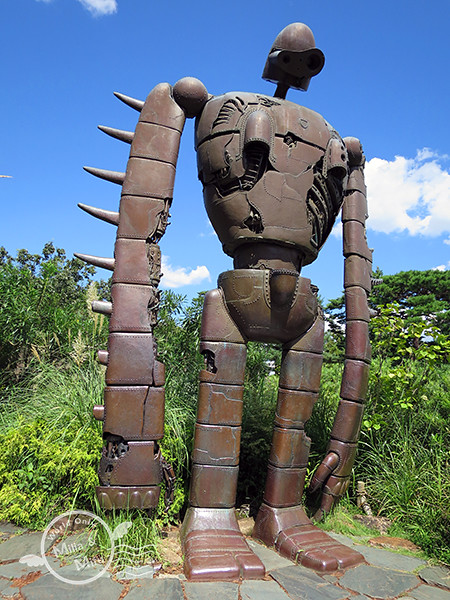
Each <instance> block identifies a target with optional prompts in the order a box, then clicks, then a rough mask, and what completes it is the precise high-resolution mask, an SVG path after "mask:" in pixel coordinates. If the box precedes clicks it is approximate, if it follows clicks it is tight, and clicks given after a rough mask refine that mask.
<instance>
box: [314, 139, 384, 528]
mask: <svg viewBox="0 0 450 600" xmlns="http://www.w3.org/2000/svg"><path fill="white" fill-rule="evenodd" d="M344 141H345V144H346V147H347V151H348V155H349V166H350V172H349V179H348V184H347V189H346V195H345V200H344V204H343V207H342V222H343V229H344V234H343V239H344V256H345V264H344V289H345V307H346V345H345V363H344V372H343V375H342V385H341V394H340V395H341V400H340V402H339V406H338V410H337V413H336V417H335V420H334V424H333V428H332V431H331V439H330V442H329V445H328V450H327V455H326V456H325V458H324V460H323V461H322V463H321V464H320V465H319V467H318V468H317V471H316V473H315V474H314V476H313V479H312V481H311V485H310V491H311V492H314V491H316V490H318V489H320V488H322V498H321V506H320V508H319V510H318V511H317V513H316V515H315V518H316V519H317V520H320V519H321V518H322V516H323V515H324V514H326V513H328V512H330V510H331V508H332V506H333V505H334V504H335V503H336V502H337V501H338V500H339V498H340V497H342V495H343V494H344V493H345V491H346V490H347V487H348V484H349V479H350V474H351V471H352V468H353V462H354V459H355V455H356V449H357V443H358V439H359V435H360V429H361V422H362V416H363V410H364V401H365V397H366V392H367V383H368V376H369V364H370V358H371V353H370V343H369V320H370V313H369V307H368V304H367V294H368V293H369V292H370V289H371V277H370V276H371V271H372V252H371V250H370V249H369V248H368V246H367V241H366V235H365V221H366V219H367V200H366V186H365V183H364V171H363V169H364V161H365V158H364V154H363V151H362V148H361V144H360V142H359V140H357V139H356V138H345V140H344Z"/></svg>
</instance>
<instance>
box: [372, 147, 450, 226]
mask: <svg viewBox="0 0 450 600" xmlns="http://www.w3.org/2000/svg"><path fill="white" fill-rule="evenodd" d="M446 159H448V156H446V155H443V156H439V155H437V154H436V153H435V152H432V151H431V150H430V149H429V148H423V149H422V150H419V151H418V152H417V155H416V157H415V158H405V157H404V156H396V157H395V159H394V160H392V161H388V160H384V159H381V158H372V159H371V160H369V161H368V162H367V163H366V167H365V175H366V183H367V193H368V201H369V214H370V218H369V220H368V221H367V226H368V228H370V229H373V230H374V231H381V232H384V233H392V232H394V231H397V232H400V231H406V232H407V233H409V234H410V235H418V234H421V235H426V236H438V235H442V234H443V233H446V232H448V231H450V173H449V172H448V170H446V169H445V168H444V167H443V166H442V164H441V163H442V162H443V161H444V160H446Z"/></svg>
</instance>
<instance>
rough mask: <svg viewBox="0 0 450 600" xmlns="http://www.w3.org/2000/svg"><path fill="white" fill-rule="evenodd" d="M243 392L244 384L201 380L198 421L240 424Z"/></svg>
mask: <svg viewBox="0 0 450 600" xmlns="http://www.w3.org/2000/svg"><path fill="white" fill-rule="evenodd" d="M243 394H244V388H243V387H242V386H238V385H224V384H218V383H203V382H201V383H200V386H199V396H198V406H197V422H198V423H205V424H210V425H235V426H237V425H240V424H241V423H242V408H243V402H242V397H243Z"/></svg>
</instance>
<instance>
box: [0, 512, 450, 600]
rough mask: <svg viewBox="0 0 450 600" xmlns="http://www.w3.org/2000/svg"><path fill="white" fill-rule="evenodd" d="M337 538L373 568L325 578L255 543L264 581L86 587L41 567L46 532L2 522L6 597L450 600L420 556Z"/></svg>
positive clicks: (440, 577)
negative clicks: (30, 530)
mask: <svg viewBox="0 0 450 600" xmlns="http://www.w3.org/2000/svg"><path fill="white" fill-rule="evenodd" d="M333 536H334V537H336V539H339V541H341V542H342V543H345V544H348V545H350V546H353V547H355V546H356V547H357V548H358V551H359V552H361V553H362V554H363V555H364V557H365V559H366V561H367V564H362V565H359V566H357V567H354V568H352V569H348V570H347V571H345V572H343V573H342V572H336V573H332V574H327V575H320V574H317V573H315V572H313V571H311V570H309V569H305V568H304V567H301V566H299V565H295V564H294V563H292V562H291V561H289V560H286V559H285V558H282V557H280V556H279V555H278V554H276V553H275V552H273V551H272V550H270V549H269V548H266V547H265V546H263V545H261V544H258V543H257V542H255V541H254V540H249V545H250V546H251V548H252V550H253V551H254V552H255V553H256V554H257V555H258V556H259V557H260V559H261V560H262V561H263V563H264V565H265V567H266V570H267V575H266V578H265V579H264V580H261V581H243V582H240V583H237V582H236V583H233V582H216V583H194V582H189V581H186V579H185V577H184V576H183V575H179V576H176V575H164V574H160V575H159V576H156V577H154V578H151V577H149V575H148V572H147V576H146V577H140V578H136V579H133V580H128V581H124V580H119V581H117V580H116V579H115V576H114V575H112V574H111V573H109V572H105V573H103V574H102V575H101V576H100V577H99V578H98V579H96V580H95V581H92V582H90V583H88V584H84V585H80V584H79V583H76V580H77V579H78V580H80V577H81V578H82V575H80V573H79V571H80V569H79V568H78V569H77V568H75V565H74V564H72V565H65V566H61V563H60V562H59V560H57V559H56V558H52V557H49V558H48V564H49V567H50V569H51V570H52V571H54V573H57V574H59V575H60V576H62V577H65V578H68V579H71V580H74V583H71V584H69V583H66V582H64V581H61V580H60V579H58V578H57V577H56V576H55V575H54V574H52V572H50V571H49V569H48V568H47V566H46V565H43V564H42V562H43V561H42V560H41V561H40V562H39V557H40V543H41V537H42V534H41V533H39V532H28V531H25V530H23V529H20V528H18V527H15V526H14V525H11V524H9V523H0V597H1V598H7V599H9V600H12V599H14V600H19V599H21V600H53V599H55V600H61V599H64V600H91V599H92V600H123V599H125V600H149V599H150V600H151V599H157V600H211V598H214V600H370V599H376V600H378V599H380V600H393V599H397V598H399V599H401V600H450V570H449V569H447V568H445V567H434V566H429V565H428V564H427V563H426V562H425V561H424V560H421V559H419V558H416V557H414V556H407V555H404V554H400V553H398V552H395V553H394V552H390V551H389V550H381V549H378V548H373V547H369V546H364V545H360V544H358V543H356V542H355V541H354V540H351V539H350V538H346V537H345V536H342V535H337V534H333ZM24 556H27V560H26V561H24V560H23V557H24ZM30 557H31V558H30ZM33 558H34V559H35V562H36V564H34V565H33V560H32V559H33ZM21 559H22V561H21ZM96 568H97V569H98V573H100V571H101V567H100V566H97V567H94V569H93V570H90V571H89V573H90V575H89V577H92V573H95V572H96V571H95V569H96ZM138 572H139V571H138Z"/></svg>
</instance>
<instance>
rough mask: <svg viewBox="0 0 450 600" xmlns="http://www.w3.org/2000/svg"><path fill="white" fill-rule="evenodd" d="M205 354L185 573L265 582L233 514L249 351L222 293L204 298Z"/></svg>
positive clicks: (198, 578) (185, 529) (184, 531)
mask: <svg viewBox="0 0 450 600" xmlns="http://www.w3.org/2000/svg"><path fill="white" fill-rule="evenodd" d="M200 351H201V352H202V354H203V355H204V356H205V369H204V370H202V371H201V373H200V392H199V401H198V411H197V423H196V425H195V435H194V449H193V453H192V473H191V488H190V496H189V504H190V507H189V508H188V510H187V513H186V516H185V519H184V522H183V526H182V530H181V540H182V546H183V551H184V555H185V563H184V570H185V574H186V577H187V578H188V579H190V580H194V581H202V580H203V581H205V580H207V581H211V580H224V579H228V580H235V579H239V578H243V579H260V578H262V577H264V574H265V570H264V565H263V564H262V562H261V561H260V560H259V559H258V558H257V556H256V555H255V554H253V552H252V551H251V550H250V548H249V547H248V545H247V543H246V542H245V540H244V538H243V537H242V534H241V533H240V530H239V526H238V524H237V520H236V515H235V510H234V505H235V500H236V486H237V477H238V471H239V466H238V464H239V450H240V437H241V423H242V395H243V383H244V370H245V359H246V353H247V349H246V345H245V341H244V339H243V338H242V336H241V334H240V333H239V330H238V329H237V327H236V325H235V324H234V322H233V321H232V319H231V317H230V316H229V314H228V311H227V310H226V308H225V303H224V300H223V296H222V292H221V291H220V290H212V291H211V292H208V294H207V295H206V297H205V304H204V309H203V320H202V332H201V342H200Z"/></svg>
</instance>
